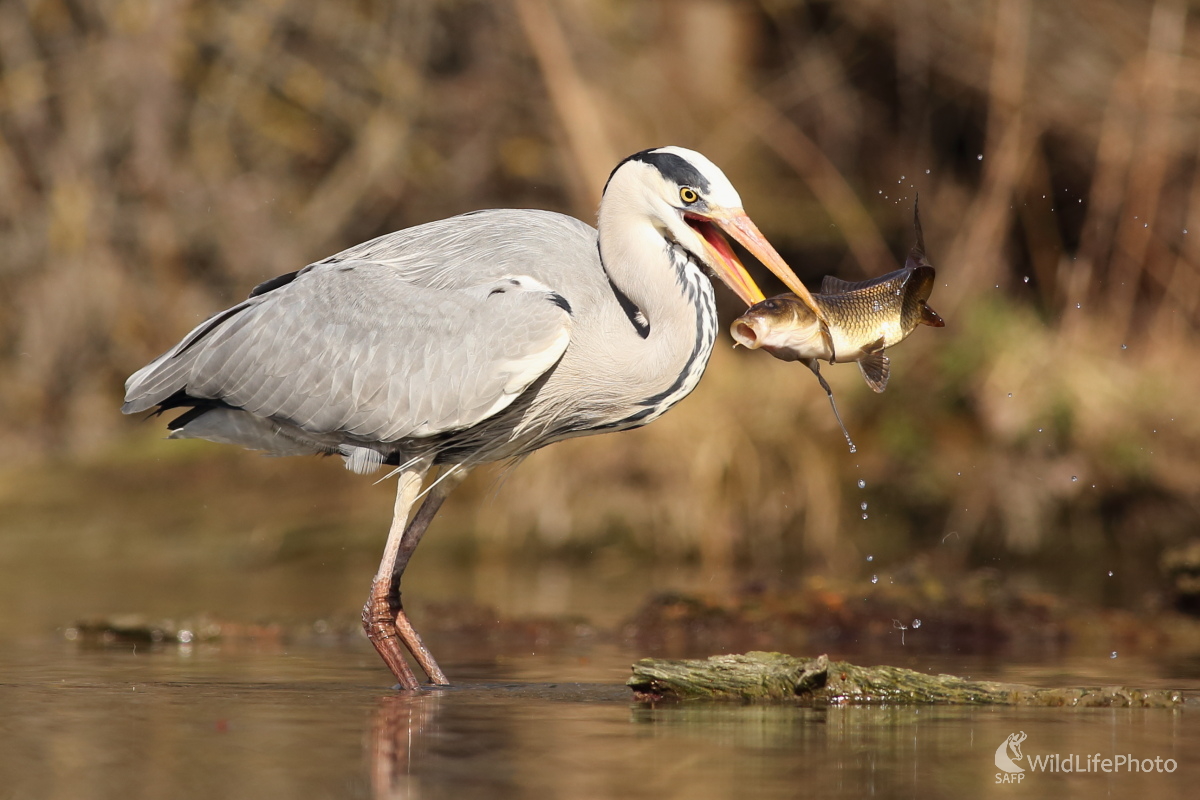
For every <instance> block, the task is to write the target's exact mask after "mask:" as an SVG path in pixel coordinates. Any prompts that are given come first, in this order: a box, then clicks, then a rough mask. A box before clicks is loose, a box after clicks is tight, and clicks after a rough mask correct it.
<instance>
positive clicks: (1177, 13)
mask: <svg viewBox="0 0 1200 800" xmlns="http://www.w3.org/2000/svg"><path fill="white" fill-rule="evenodd" d="M1188 23H1189V12H1188V8H1187V6H1186V4H1184V3H1183V2H1182V1H1181V0H1155V2H1133V3H1130V2H1117V0H1104V1H1101V2H1095V1H1093V0H1075V1H1074V2H1063V3H1033V2H1029V0H1005V1H1004V2H971V3H960V2H954V1H953V0H909V2H904V3H890V2H879V0H850V1H849V2H842V3H836V4H831V3H818V2H803V1H802V0H773V2H765V0H764V1H763V2H759V3H743V2H735V1H734V0H707V1H706V2H659V3H636V4H633V3H616V2H609V1H605V0H574V1H573V2H562V3H551V2H548V0H513V2H512V3H511V4H510V3H486V2H482V0H467V1H466V2H454V3H451V2H440V3H425V4H403V3H402V4H396V3H390V2H383V0H375V1H371V0H367V1H365V2H359V3H351V4H345V3H333V4H331V3H316V2H305V1H302V0H271V2H241V3H218V2H212V1H211V0H210V1H206V0H191V1H190V2H189V1H185V0H178V1H177V2H149V1H148V0H146V1H144V2H139V1H138V0H125V1H124V2H117V1H116V0H114V1H113V2H107V3H99V4H94V5H86V4H85V5H79V4H74V3H68V2H65V0H25V1H24V2H12V3H5V4H0V186H2V187H3V191H0V249H2V252H4V254H5V256H4V258H3V259H0V452H3V453H4V454H5V455H7V456H8V457H9V458H10V459H27V458H36V457H37V456H39V455H44V454H55V453H57V454H63V453H65V454H79V453H88V452H91V453H95V452H107V451H108V450H109V449H111V448H112V447H113V446H114V445H115V444H116V443H118V442H119V441H120V439H121V437H122V436H124V435H125V434H126V432H127V431H128V427H127V426H125V425H123V424H122V423H121V421H120V420H119V418H118V415H117V414H116V406H117V405H118V403H119V399H118V398H119V395H120V385H121V382H122V379H123V378H124V376H125V375H126V374H128V372H129V371H130V370H132V369H133V368H136V367H137V366H139V365H140V364H142V363H144V362H145V360H146V359H148V358H149V357H151V356H153V355H154V354H155V353H157V352H158V351H160V350H161V349H162V348H164V347H166V346H168V345H169V344H170V343H172V342H173V341H174V340H175V339H176V338H177V337H178V336H179V335H180V334H181V333H182V332H183V331H184V330H186V329H187V328H188V327H189V326H190V325H191V324H192V323H194V322H195V321H197V320H199V319H201V318H202V317H203V316H205V315H207V314H208V313H211V312H212V311H214V310H215V309H218V308H220V307H222V306H223V305H225V304H227V303H230V302H232V301H234V300H235V299H236V298H237V297H239V296H240V295H242V294H244V292H245V291H247V290H248V289H249V288H250V287H251V286H252V285H254V284H255V283H256V282H257V281H259V280H262V279H265V278H267V277H270V276H272V275H275V274H278V273H281V272H285V271H288V270H291V269H294V268H296V267H297V266H298V265H301V264H304V263H306V262H308V261H312V260H315V259H317V258H319V257H321V256H324V255H327V254H328V253H330V252H333V251H335V250H337V249H340V248H341V247H343V246H345V245H348V244H351V243H353V242H356V241H360V240H362V239H364V238H366V237H369V236H372V235H376V234H379V233H382V232H385V231H387V230H392V229H396V228H399V227H403V226H405V225H409V224H414V223H418V222H421V221H424V220H427V219H431V218H436V217H440V216H446V215H449V214H453V213H457V212H461V211H467V210H470V209H473V208H479V207H486V206H499V205H503V206H539V207H548V208H557V209H560V210H564V211H570V212H572V213H575V214H577V215H579V216H581V217H583V218H585V219H590V218H591V217H592V214H593V210H594V206H595V203H596V200H597V197H598V192H599V187H600V185H601V184H602V182H603V179H604V177H605V175H606V174H607V170H608V169H609V168H610V167H611V165H612V163H614V161H615V160H616V159H617V158H618V157H619V156H620V155H623V154H625V153H628V152H632V151H634V150H637V149H640V148H642V147H646V146H652V145H657V144H663V143H668V142H674V143H679V144H683V145H690V146H694V147H697V148H699V149H702V150H704V151H705V152H706V153H707V154H708V155H710V156H711V157H712V158H714V160H716V161H717V162H718V163H720V164H722V165H723V166H724V167H725V168H726V170H727V172H728V173H729V174H730V175H731V176H732V177H733V179H734V181H735V183H736V184H737V185H738V186H739V188H740V190H741V192H742V194H743V198H744V199H745V201H746V206H747V208H748V210H749V211H750V213H751V215H752V216H754V217H755V218H756V219H758V221H759V223H760V225H761V226H762V227H763V228H764V230H765V231H766V232H767V234H768V236H769V237H770V238H771V239H772V240H773V241H775V242H776V244H777V245H778V246H779V247H780V249H781V250H783V251H784V252H785V254H787V255H789V256H790V260H791V261H792V262H793V263H794V264H795V265H796V266H797V267H798V268H799V269H800V271H801V272H802V273H803V274H805V275H807V276H808V277H810V278H816V277H817V276H819V275H821V274H824V273H827V272H834V271H837V272H840V273H841V274H843V275H846V276H851V277H853V276H856V275H874V274H878V273H879V272H881V271H884V270H885V269H888V268H891V266H892V263H893V261H892V258H891V257H890V256H889V255H888V253H889V252H891V253H901V252H903V250H904V249H906V248H907V246H908V244H909V236H910V234H909V232H908V225H909V207H910V205H911V200H912V197H913V195H914V193H915V192H916V191H918V190H919V191H920V194H921V198H922V208H923V212H924V214H923V216H924V219H925V221H926V238H927V241H928V244H929V249H930V252H931V254H932V256H933V260H934V262H935V264H936V265H937V266H938V267H939V269H940V272H939V275H940V277H942V278H943V279H944V280H943V281H942V282H940V283H939V286H938V288H937V289H936V291H935V293H934V297H933V305H934V306H935V307H936V308H937V309H938V310H939V311H940V312H941V313H942V314H943V316H945V317H946V319H947V320H949V327H948V328H947V329H946V330H945V331H937V332H929V331H921V332H920V334H919V335H918V336H916V337H915V338H914V339H913V340H912V341H911V343H906V344H905V345H904V346H903V348H902V349H900V350H899V352H898V353H897V354H896V357H895V360H896V365H895V369H896V372H897V378H896V380H895V381H894V383H893V387H892V388H891V389H889V391H888V393H887V394H886V395H884V396H883V397H881V398H876V397H873V396H869V395H868V393H866V392H864V391H862V390H861V388H859V387H857V385H856V381H855V378H854V376H853V375H852V374H851V375H847V374H846V373H847V372H849V371H850V370H849V368H834V369H831V370H828V371H829V372H832V373H835V375H834V378H835V387H836V389H837V390H838V392H839V393H840V395H841V398H842V403H843V404H844V406H845V409H846V410H847V411H848V412H849V413H848V415H847V416H848V422H849V423H850V424H851V427H852V428H853V429H854V433H855V435H856V438H857V439H858V440H859V444H860V445H861V446H862V447H861V451H862V452H861V453H860V454H859V455H858V456H857V457H854V458H852V457H850V456H849V454H847V453H844V452H843V451H842V446H841V443H840V439H839V437H838V435H837V434H836V431H835V430H834V428H833V426H832V420H831V419H830V415H829V414H828V409H827V408H826V407H825V405H824V404H825V400H824V397H823V396H822V395H821V394H820V393H819V392H818V390H817V389H816V386H815V383H813V382H812V381H811V380H809V379H808V378H807V377H806V376H805V375H801V374H799V373H798V370H796V369H795V368H794V367H791V366H788V365H784V364H780V363H775V362H772V361H770V360H769V359H767V358H766V357H765V356H761V355H760V354H753V355H751V356H749V357H747V356H746V354H739V355H737V356H734V355H731V354H729V353H727V352H720V353H718V355H717V357H715V358H714V362H713V364H712V370H710V374H709V376H708V377H707V378H706V380H705V382H704V383H703V384H702V386H701V389H700V390H698V392H697V395H696V396H695V397H694V398H692V399H690V400H688V401H687V402H686V403H685V404H684V405H683V406H681V408H680V409H679V410H677V411H675V412H673V413H672V414H670V415H668V416H667V417H665V418H664V419H663V420H662V421H660V422H659V423H656V424H655V425H654V426H652V427H651V428H650V429H648V430H646V431H642V432H638V433H634V434H625V435H622V436H618V437H604V438H602V439H596V440H581V441H576V442H570V443H566V444H564V445H560V446H558V447H556V448H553V449H551V450H550V451H547V452H545V453H541V454H538V455H536V456H534V457H533V458H531V459H529V461H528V463H526V464H525V465H524V466H522V468H521V469H520V470H517V471H516V472H515V473H514V474H513V475H512V476H511V477H510V478H509V479H508V480H507V482H506V486H505V488H504V489H503V490H502V491H501V492H499V494H498V497H497V499H496V500H493V501H490V502H482V503H480V504H479V509H480V510H479V512H478V513H479V514H480V516H481V519H479V520H478V528H479V530H480V531H486V532H487V533H486V535H487V536H490V537H493V539H494V540H496V541H498V542H504V543H507V544H509V545H514V544H516V543H520V542H527V541H529V540H530V539H533V540H536V541H539V542H542V543H546V544H556V543H557V544H561V543H565V542H576V543H584V544H585V545H586V543H589V542H593V543H594V542H596V541H600V540H602V539H604V537H612V536H624V537H625V538H627V539H628V540H629V541H631V542H634V543H636V544H638V545H639V546H642V547H647V548H653V549H654V550H656V551H659V552H671V553H698V554H700V555H701V556H702V557H704V558H705V559H707V560H709V561H711V562H713V563H724V562H728V561H729V560H731V559H733V558H736V557H739V556H744V557H748V558H754V557H757V558H765V559H770V558H772V557H774V556H775V555H778V554H781V553H786V552H789V551H791V552H795V551H797V550H799V551H800V552H803V553H805V554H807V555H809V556H810V557H813V558H817V559H819V560H821V561H825V562H829V563H847V562H848V561H849V560H851V559H854V558H856V557H857V556H858V555H859V553H858V550H857V548H859V547H860V546H861V542H862V541H864V539H863V536H864V534H862V533H861V530H862V528H861V527H856V526H857V525H858V522H860V521H861V520H860V519H859V516H860V515H859V507H858V501H859V496H860V495H859V493H858V492H857V490H856V489H855V488H854V482H855V480H857V478H858V477H859V476H862V477H863V478H864V479H865V480H867V481H868V483H869V485H870V486H871V487H873V490H875V491H877V492H878V494H877V495H874V496H876V497H880V498H886V503H887V504H888V507H889V508H891V509H892V511H891V512H890V513H891V517H890V518H889V517H886V516H885V514H884V513H881V514H880V515H879V516H878V517H877V519H878V520H879V522H878V523H872V524H878V525H879V526H880V528H879V529H880V530H886V531H887V532H888V533H889V535H893V536H895V537H897V538H896V541H898V542H906V543H910V544H920V543H925V544H928V543H933V542H936V541H938V540H940V539H942V538H943V537H945V536H948V535H949V534H950V533H955V534H958V535H959V536H960V537H963V538H965V539H967V540H969V541H971V542H973V543H975V544H977V545H978V546H980V547H984V548H985V549H986V547H990V546H994V547H997V548H1001V549H1004V550H1006V551H1009V552H1032V551H1035V550H1037V549H1038V548H1040V547H1044V546H1045V544H1046V541H1045V537H1046V533H1047V532H1048V531H1050V530H1052V529H1055V528H1056V527H1061V526H1062V525H1064V524H1068V525H1074V526H1075V528H1073V529H1078V530H1085V529H1086V528H1087V526H1088V525H1092V526H1094V527H1095V528H1096V529H1097V530H1100V531H1106V532H1107V533H1105V534H1104V535H1105V536H1108V537H1109V538H1110V539H1112V540H1114V541H1117V542H1118V544H1117V545H1110V546H1112V547H1116V548H1117V549H1120V548H1123V547H1126V546H1132V545H1126V544H1124V542H1125V541H1126V540H1127V539H1128V538H1129V537H1134V536H1139V535H1140V536H1144V535H1145V534H1146V528H1147V527H1151V528H1153V529H1154V530H1153V531H1152V535H1151V537H1150V538H1151V540H1152V543H1157V542H1160V541H1167V540H1172V539H1173V538H1179V537H1181V536H1184V535H1186V533H1187V531H1188V530H1189V527H1190V528H1193V529H1194V524H1195V519H1196V511H1197V506H1198V504H1200V456H1198V455H1197V453H1200V448H1198V447H1197V446H1196V445H1197V443H1198V442H1200V430H1197V422H1196V414H1195V413H1194V411H1192V410H1191V409H1190V408H1189V398H1194V397H1196V396H1200V392H1198V390H1200V386H1197V385H1196V383H1197V378H1196V376H1195V373H1194V371H1191V370H1186V369H1183V368H1181V366H1180V365H1182V364H1185V363H1187V362H1188V360H1189V359H1190V354H1191V352H1192V350H1193V348H1194V346H1195V329H1196V324H1197V321H1198V319H1200V245H1198V244H1197V243H1196V241H1197V237H1200V221H1198V220H1197V219H1196V215H1197V213H1198V211H1200V170H1198V169H1197V167H1196V165H1197V161H1198V153H1197V143H1198V142H1200V136H1198V135H1197V134H1198V130H1197V128H1198V124H1197V123H1198V116H1200V115H1198V113H1197V112H1198V111H1200V92H1197V91H1196V87H1197V86H1200V58H1198V55H1200V34H1198V33H1197V31H1196V29H1195V26H1194V25H1191V26H1189V24H1188ZM1189 230H1190V231H1191V232H1190V233H1189V232H1188V231H1189ZM727 310H732V309H727ZM1010 392H1011V394H1012V397H1011V398H1010V397H1009V396H1008V395H1009V393H1010ZM1155 431H1156V432H1155ZM1156 437H1157V438H1156ZM568 465H569V468H567V466H568ZM959 473H961V475H960V474H959ZM1072 476H1075V477H1076V478H1078V480H1072ZM1093 484H1095V486H1096V489H1094V490H1092V489H1091V488H1090V487H1091V486H1092V485H1093ZM485 485H486V484H485V483H480V484H478V486H480V487H482V486H485ZM596 487H604V489H603V490H597V489H596ZM483 491H484V489H483V488H479V489H477V493H482V492H483ZM468 493H469V490H468ZM1146 497H1152V498H1157V500H1158V501H1160V502H1158V503H1157V505H1155V506H1154V509H1157V510H1148V509H1147V507H1145V504H1144V503H1143V499H1144V498H1146ZM1162 509H1168V511H1165V512H1164V511H1162ZM1160 512H1161V513H1160ZM1147 520H1150V521H1149V522H1147ZM648 531H653V532H654V536H653V538H650V537H649V536H648V533H647V532H648ZM481 535H485V534H481ZM1079 535H1080V536H1084V535H1086V534H1079ZM1096 535H1100V534H1096ZM989 543H990V544H989ZM1081 546H1082V545H1081Z"/></svg>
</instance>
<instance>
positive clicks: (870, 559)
mask: <svg viewBox="0 0 1200 800" xmlns="http://www.w3.org/2000/svg"><path fill="white" fill-rule="evenodd" d="M874 560H875V556H867V561H874Z"/></svg>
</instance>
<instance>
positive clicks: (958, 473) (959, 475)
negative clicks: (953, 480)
mask: <svg viewBox="0 0 1200 800" xmlns="http://www.w3.org/2000/svg"><path fill="white" fill-rule="evenodd" d="M954 474H955V475H957V476H958V477H960V478H961V477H962V473H961V472H956V473H954Z"/></svg>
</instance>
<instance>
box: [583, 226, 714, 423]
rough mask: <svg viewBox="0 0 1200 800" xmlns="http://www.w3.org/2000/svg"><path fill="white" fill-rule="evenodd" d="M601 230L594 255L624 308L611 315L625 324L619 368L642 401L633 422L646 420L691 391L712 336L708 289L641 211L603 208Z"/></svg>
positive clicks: (701, 276)
mask: <svg viewBox="0 0 1200 800" xmlns="http://www.w3.org/2000/svg"><path fill="white" fill-rule="evenodd" d="M599 230H600V237H599V247H600V260H601V263H602V264H603V265H604V270H605V272H606V273H607V274H608V278H609V282H610V283H611V284H612V287H613V290H614V295H615V296H616V300H617V302H619V303H620V304H621V306H622V309H623V311H624V312H625V313H624V318H623V317H618V316H616V315H614V316H613V317H612V319H614V320H616V321H618V323H619V324H620V325H622V326H625V325H628V326H629V327H628V328H625V331H626V335H624V336H622V340H623V341H624V342H625V343H626V345H625V348H624V353H623V358H622V366H620V368H619V370H618V371H619V372H621V373H622V374H623V376H624V378H625V379H626V380H627V381H628V385H629V386H631V387H632V386H636V387H638V388H637V392H638V397H637V398H631V400H636V402H637V404H638V405H642V406H645V407H646V413H645V416H639V417H638V419H639V422H638V423H637V424H645V422H649V421H650V420H652V419H654V418H656V417H657V416H658V415H659V414H661V413H662V412H664V411H666V410H667V409H668V408H670V407H671V406H672V405H674V404H675V403H676V402H678V401H679V400H681V399H682V398H683V397H685V396H686V395H687V394H688V393H690V392H691V390H692V389H693V388H694V387H695V385H696V383H697V382H698V381H699V379H700V375H701V374H702V373H703V371H704V367H705V366H706V365H707V363H708V357H709V356H710V355H711V354H712V347H713V343H714V341H715V339H716V307H715V304H714V301H713V287H712V283H711V282H710V281H709V280H708V278H707V277H706V276H705V275H704V274H703V272H701V270H700V269H699V268H698V267H697V266H695V265H694V264H692V263H690V261H689V259H688V257H687V255H686V253H684V251H683V250H682V249H680V248H678V247H674V246H672V245H670V244H669V243H668V241H667V240H666V239H665V238H664V235H663V233H661V232H660V231H659V230H657V228H656V227H655V226H654V224H653V223H652V222H650V220H649V219H648V218H647V217H646V216H645V215H640V216H639V215H628V216H626V217H625V218H624V219H622V218H621V217H619V216H617V217H615V218H614V217H612V216H605V215H603V214H602V215H601V220H600V226H599ZM626 318H627V319H626ZM635 330H636V336H635V335H631V334H632V333H633V331H635ZM616 333H617V335H620V332H619V331H618V332H616ZM633 373H636V374H633Z"/></svg>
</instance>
